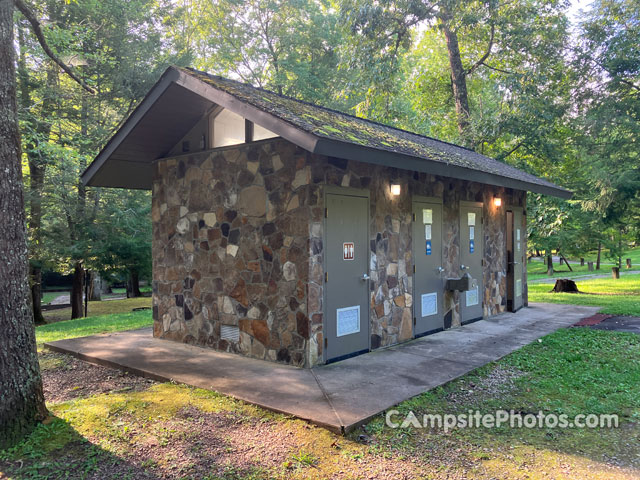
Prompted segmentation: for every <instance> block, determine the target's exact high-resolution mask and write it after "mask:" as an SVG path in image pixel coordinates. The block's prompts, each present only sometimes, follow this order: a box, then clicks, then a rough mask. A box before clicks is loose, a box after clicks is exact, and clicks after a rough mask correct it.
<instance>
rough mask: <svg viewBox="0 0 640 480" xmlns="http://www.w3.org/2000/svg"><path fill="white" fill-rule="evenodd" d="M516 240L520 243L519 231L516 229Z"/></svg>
mask: <svg viewBox="0 0 640 480" xmlns="http://www.w3.org/2000/svg"><path fill="white" fill-rule="evenodd" d="M516 240H517V241H518V242H519V241H520V229H519V228H516Z"/></svg>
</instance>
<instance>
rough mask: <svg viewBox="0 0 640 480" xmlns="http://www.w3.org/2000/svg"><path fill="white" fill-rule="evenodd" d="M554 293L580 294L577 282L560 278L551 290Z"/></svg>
mask: <svg viewBox="0 0 640 480" xmlns="http://www.w3.org/2000/svg"><path fill="white" fill-rule="evenodd" d="M550 291H551V292H554V293H579V292H580V290H578V286H577V285H576V282H574V281H573V280H570V279H568V278H559V279H558V280H556V284H555V285H554V286H553V288H552V289H551V290H550Z"/></svg>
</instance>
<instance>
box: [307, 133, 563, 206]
mask: <svg viewBox="0 0 640 480" xmlns="http://www.w3.org/2000/svg"><path fill="white" fill-rule="evenodd" d="M313 153H317V154H320V155H326V156H330V157H338V158H344V159H347V160H356V161H361V162H365V163H373V164H376V165H384V166H387V167H394V168H400V169H403V170H411V171H416V172H424V173H429V174H433V175H440V176H443V177H450V178H458V179H461V180H469V181H473V182H478V183H485V184H489V185H496V186H500V187H506V188H513V189H516V190H524V191H529V192H535V193H541V194H544V195H551V196H554V197H558V198H564V199H569V198H571V197H572V195H573V193H572V192H570V191H569V190H565V189H563V188H561V187H556V186H553V187H552V186H547V185H540V184H537V183H533V182H526V181H523V180H518V179H514V178H510V177H504V176H502V175H496V174H492V173H488V172H482V171H480V170H474V169H471V168H464V167H459V166H457V165H451V164H447V163H442V162H437V161H432V160H428V159H424V158H419V157H413V156H410V155H404V154H401V153H396V152H389V151H386V150H378V149H375V148H371V147H367V146H364V145H355V144H353V143H347V142H340V141H336V140H330V139H327V138H320V139H319V140H318V142H317V144H316V148H315V150H313Z"/></svg>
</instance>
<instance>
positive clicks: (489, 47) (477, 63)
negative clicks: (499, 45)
mask: <svg viewBox="0 0 640 480" xmlns="http://www.w3.org/2000/svg"><path fill="white" fill-rule="evenodd" d="M495 34H496V26H495V25H494V24H493V23H492V24H491V36H490V37H489V45H488V46H487V51H486V52H484V55H482V57H480V59H479V60H478V61H477V62H476V63H474V64H473V65H471V67H470V68H468V69H467V71H466V72H465V75H471V74H472V73H473V72H475V71H476V69H477V68H478V67H480V65H484V61H485V60H486V59H487V58H489V55H491V48H493V40H494V38H495Z"/></svg>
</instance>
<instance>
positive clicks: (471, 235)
mask: <svg viewBox="0 0 640 480" xmlns="http://www.w3.org/2000/svg"><path fill="white" fill-rule="evenodd" d="M475 237H476V227H469V240H475Z"/></svg>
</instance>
